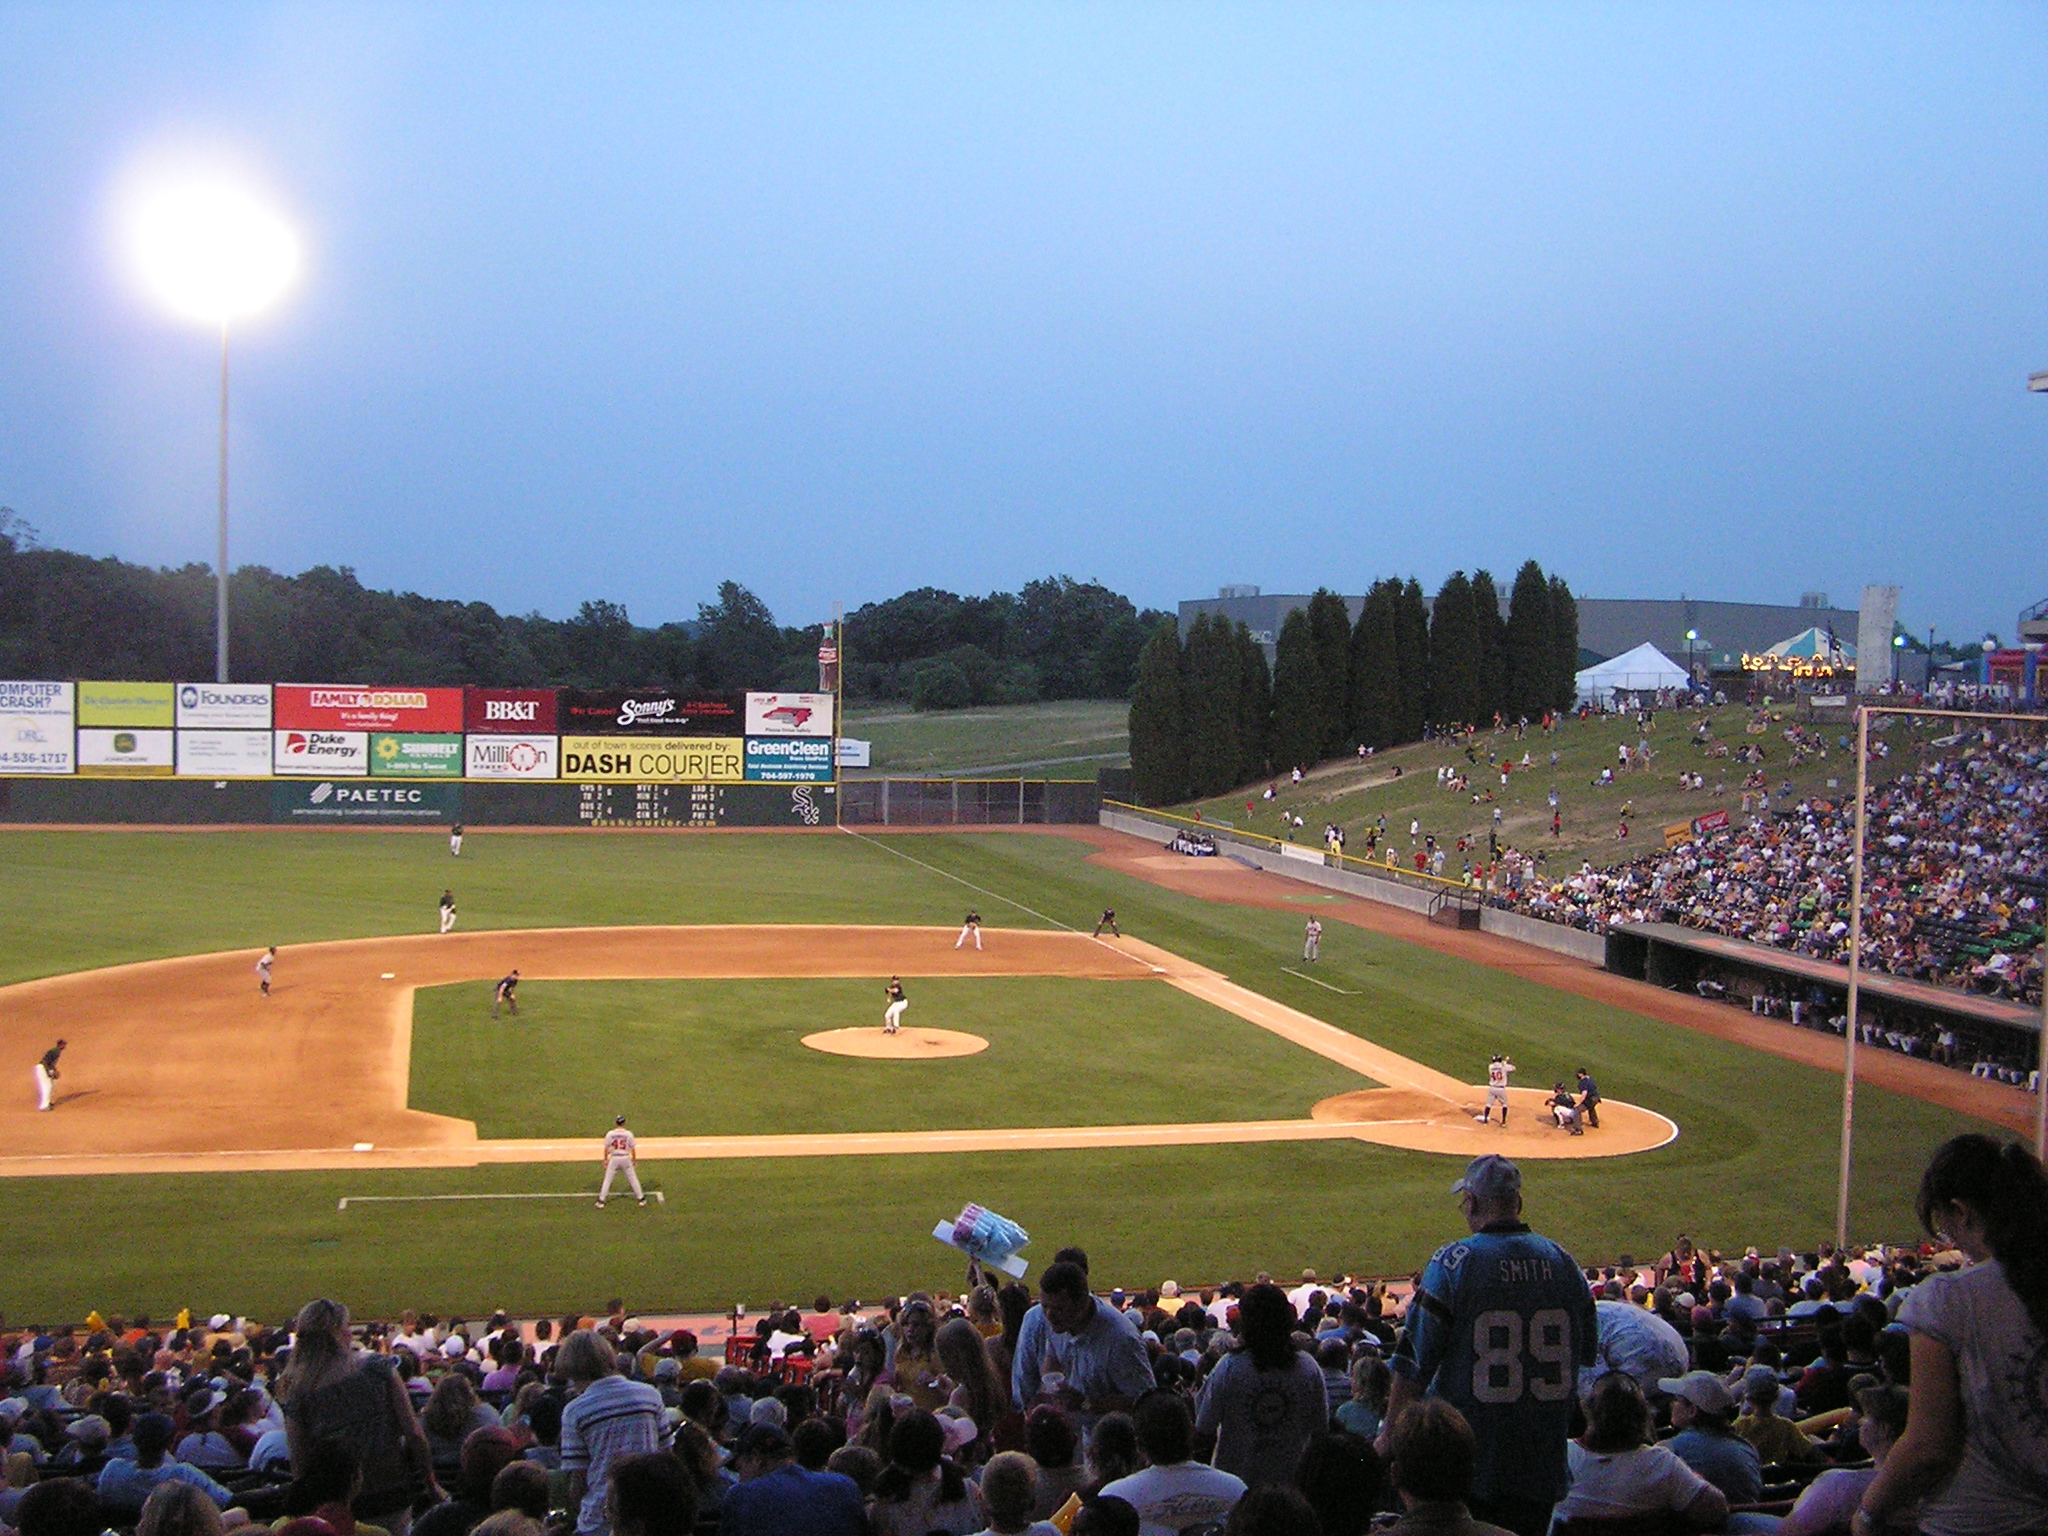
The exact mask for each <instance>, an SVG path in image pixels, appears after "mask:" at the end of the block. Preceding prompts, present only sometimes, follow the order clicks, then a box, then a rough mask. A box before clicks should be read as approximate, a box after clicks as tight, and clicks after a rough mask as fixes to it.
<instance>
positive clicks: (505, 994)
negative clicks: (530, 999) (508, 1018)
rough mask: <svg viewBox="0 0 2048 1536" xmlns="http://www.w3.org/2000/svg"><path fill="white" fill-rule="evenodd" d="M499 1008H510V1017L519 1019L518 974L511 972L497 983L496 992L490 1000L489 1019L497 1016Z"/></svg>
mask: <svg viewBox="0 0 2048 1536" xmlns="http://www.w3.org/2000/svg"><path fill="white" fill-rule="evenodd" d="M500 1008H510V1009H511V1010H512V1017H513V1018H515V1019H516V1018H518V1017H519V972H518V971H516V970H515V971H513V973H512V974H511V975H510V976H507V977H505V978H504V979H503V980H502V981H500V982H499V983H498V990H497V992H496V993H495V994H494V995H493V996H492V998H491V1017H492V1018H494V1019H495V1018H496V1017H497V1016H498V1010H499V1009H500Z"/></svg>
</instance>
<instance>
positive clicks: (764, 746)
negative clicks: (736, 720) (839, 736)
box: [747, 736, 832, 784]
mask: <svg viewBox="0 0 2048 1536" xmlns="http://www.w3.org/2000/svg"><path fill="white" fill-rule="evenodd" d="M747 777H748V778H749V779H750V780H752V781H754V782H755V783H760V784H822V783H825V782H828V781H829V780H830V779H831V777H832V741H831V738H830V737H825V738H822V739H821V738H819V737H815V736H771V737H769V738H768V739H767V740H765V741H757V740H756V739H754V738H753V737H751V736H749V737H748V738H747Z"/></svg>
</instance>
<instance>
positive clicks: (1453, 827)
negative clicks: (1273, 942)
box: [1175, 705, 1948, 875]
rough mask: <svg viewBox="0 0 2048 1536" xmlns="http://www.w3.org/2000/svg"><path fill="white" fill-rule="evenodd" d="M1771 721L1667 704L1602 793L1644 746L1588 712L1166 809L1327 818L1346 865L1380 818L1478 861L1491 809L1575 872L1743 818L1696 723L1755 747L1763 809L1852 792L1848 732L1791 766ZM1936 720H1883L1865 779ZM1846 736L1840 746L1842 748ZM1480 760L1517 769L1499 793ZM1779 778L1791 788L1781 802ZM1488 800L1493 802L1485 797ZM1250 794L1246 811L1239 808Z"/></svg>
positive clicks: (1911, 753)
mask: <svg viewBox="0 0 2048 1536" xmlns="http://www.w3.org/2000/svg"><path fill="white" fill-rule="evenodd" d="M1773 714H1774V717H1775V718H1774V719H1773V720H1772V721H1771V722H1770V724H1769V727H1768V729H1767V731H1766V732H1765V733H1764V734H1763V735H1761V736H1752V735H1750V734H1748V730H1747V727H1748V725H1749V724H1750V722H1751V721H1752V720H1753V719H1754V718H1755V711H1752V710H1750V709H1747V708H1743V707H1740V706H1737V705H1727V706H1724V707H1722V708H1720V709H1706V710H1698V709H1693V710H1665V711H1663V712H1661V713H1660V714H1658V716H1657V717H1656V723H1655V725H1654V727H1653V728H1652V730H1651V733H1650V736H1649V741H1650V748H1651V752H1652V754H1653V755H1652V757H1651V759H1650V762H1649V763H1648V764H1647V765H1646V766H1645V767H1643V768H1641V769H1640V770H1631V771H1630V772H1628V773H1626V774H1622V773H1617V775H1616V779H1615V782H1614V783H1613V784H1611V785H1599V786H1596V785H1595V784H1594V782H1593V781H1594V780H1595V779H1596V778H1598V777H1599V774H1600V770H1601V769H1603V768H1618V766H1619V765H1618V762H1617V753H1616V748H1618V747H1619V746H1621V745H1622V744H1623V743H1624V742H1626V743H1627V744H1628V746H1629V747H1630V749H1631V750H1633V749H1634V748H1635V747H1636V746H1637V745H1638V744H1639V743H1640V742H1641V741H1642V740H1643V736H1642V733H1641V732H1640V731H1639V730H1638V729H1637V727H1636V720H1635V716H1633V715H1625V716H1606V717H1599V716H1596V717H1594V718H1593V719H1591V720H1587V721H1583V722H1582V721H1580V720H1578V719H1576V718H1571V717H1567V718H1566V719H1564V720H1562V721H1560V722H1559V723H1558V726H1557V729H1556V730H1555V731H1554V732H1553V733H1552V734H1551V735H1549V736H1545V735H1544V734H1543V732H1542V731H1541V730H1540V729H1537V728H1535V727H1531V729H1530V730H1529V732H1528V734H1527V735H1526V736H1525V737H1524V738H1523V739H1521V740H1519V741H1517V740H1516V739H1515V735H1514V732H1513V731H1512V730H1509V731H1503V732H1499V733H1493V732H1482V733H1481V734H1480V735H1479V736H1478V737H1477V738H1476V739H1475V740H1474V741H1473V742H1471V743H1470V744H1469V745H1470V747H1471V751H1472V756H1471V757H1470V758H1468V757H1467V756H1466V747H1467V744H1466V743H1464V742H1462V741H1460V742H1457V743H1455V744H1454V743H1452V742H1445V741H1432V742H1418V743H1416V744H1415V745H1413V746H1406V747H1396V748H1393V749H1392V750H1390V751H1386V752H1379V753H1375V754H1374V755H1373V756H1372V757H1371V758H1370V759H1368V760H1364V761H1360V760H1358V759H1356V758H1336V759H1332V760H1331V761H1330V762H1328V763H1325V764H1323V765H1322V766H1320V767H1318V768H1316V769H1314V771H1312V772H1311V773H1310V774H1309V775H1308V776H1307V777H1306V778H1305V779H1304V780H1303V781H1302V782H1301V783H1300V784H1298V785H1297V784H1293V783H1291V782H1290V781H1289V778H1288V775H1287V774H1286V773H1285V772H1282V773H1279V774H1276V775H1275V776H1274V777H1273V780H1272V783H1273V786H1274V789H1275V794H1274V797H1273V799H1271V800H1266V799H1263V798H1261V796H1260V791H1262V790H1263V789H1264V788H1265V787H1266V786H1265V785H1264V784H1263V783H1261V784H1258V785H1254V786H1252V787H1250V788H1248V789H1240V790H1238V791H1236V792H1234V793H1232V794H1227V795H1217V796H1215V797H1213V798H1211V799H1207V800H1201V801H1196V802H1193V803H1192V804H1190V805H1187V806H1178V807H1175V809H1176V810H1177V811H1179V812H1181V813H1182V814H1192V813H1194V812H1196V811H1199V812H1200V813H1201V816H1202V819H1203V820H1205V821H1207V822H1210V823H1220V824H1222V825H1225V826H1231V827H1235V828H1238V829H1240V830H1242V831H1247V832H1257V833H1262V834H1264V835H1265V836H1268V837H1278V836H1281V835H1283V833H1284V831H1285V829H1284V828H1283V827H1282V825H1281V817H1282V815H1283V814H1284V815H1290V816H1292V815H1299V816H1300V817H1301V818H1302V820H1303V821H1304V822H1306V823H1307V825H1306V826H1305V827H1304V828H1303V829H1302V830H1300V831H1298V832H1295V833H1294V834H1293V835H1294V838H1295V840H1296V841H1297V842H1300V841H1307V842H1312V843H1318V844H1320V841H1321V836H1322V828H1323V824H1324V823H1325V822H1336V823H1337V824H1338V825H1340V826H1342V827H1343V828H1345V831H1346V834H1347V837H1348V839H1349V841H1348V842H1347V844H1346V847H1345V851H1346V852H1347V853H1349V854H1351V855H1353V856H1354V857H1361V856H1363V855H1364V853H1365V841H1366V837H1365V834H1366V829H1367V827H1368V826H1371V825H1373V824H1375V823H1376V822H1377V820H1378V818H1379V817H1381V816H1385V817H1386V819H1387V832H1388V834H1389V836H1390V837H1391V838H1392V839H1393V842H1394V846H1395V847H1396V848H1398V849H1400V850H1402V851H1403V852H1404V853H1405V852H1406V851H1407V850H1408V848H1409V842H1408V824H1409V822H1410V821H1420V822H1421V823H1422V826H1421V831H1422V832H1425V833H1431V834H1433V835H1434V836H1435V837H1436V840H1437V842H1438V843H1439V844H1441V845H1445V846H1447V847H1449V846H1452V845H1454V844H1455V842H1456V840H1457V839H1458V838H1459V837H1460V836H1465V837H1469V838H1470V839H1471V840H1472V842H1473V843H1474V844H1475V845H1476V848H1477V849H1478V850H1481V852H1480V853H1479V855H1478V856H1477V857H1475V858H1474V860H1473V862H1474V863H1475V864H1478V863H1481V862H1483V861H1484V855H1483V850H1484V848H1485V846H1486V838H1487V833H1488V832H1489V831H1490V830H1491V829H1492V827H1493V810H1494V806H1495V805H1496V804H1498V805H1499V807H1500V809H1501V827H1500V835H1501V841H1502V842H1503V843H1504V844H1506V845H1508V846H1510V847H1515V848H1521V849H1525V850H1527V851H1529V852H1532V853H1536V854H1539V855H1542V856H1544V857H1545V858H1546V859H1547V860H1548V861H1549V862H1550V863H1551V864H1552V865H1553V866H1554V867H1556V872H1557V873H1558V874H1560V875H1562V874H1563V873H1564V872H1566V871H1567V870H1576V869H1577V868H1578V867H1579V864H1580V862H1581V861H1582V860H1586V859H1590V860H1591V861H1592V862H1593V863H1594V864H1596V865H1607V864H1613V863H1618V862H1620V861H1621V860H1624V859H1631V858H1634V857H1636V856H1637V855H1639V854H1641V853H1642V852H1644V850H1645V849H1650V848H1661V847H1663V846H1664V837H1663V829H1664V828H1665V826H1666V825H1675V824H1676V823H1678V822H1681V821H1690V820H1691V819H1692V818H1694V817H1696V816H1701V815H1705V814H1707V813H1708V812H1711V811H1726V812H1727V813H1728V814H1729V816H1730V817H1731V818H1734V819H1736V820H1740V819H1741V817H1742V795H1743V790H1742V783H1743V780H1744V778H1745V777H1746V776H1747V775H1748V774H1750V773H1751V772H1753V771H1754V770H1753V768H1751V767H1750V766H1748V765H1745V764H1741V763H1737V762H1735V761H1734V760H1733V758H1732V757H1729V758H1713V757H1709V756H1708V755H1707V750H1706V749H1705V748H1703V747H1701V746H1698V745H1695V744H1694V742H1693V739H1692V733H1693V728H1694V726H1695V725H1696V724H1697V723H1698V722H1699V720H1700V719H1702V718H1703V717H1704V718H1705V719H1707V720H1708V721H1709V722H1710V723H1711V725H1712V739H1713V740H1714V741H1718V742H1725V743H1728V744H1729V746H1730V749H1731V751H1732V750H1733V749H1734V748H1736V747H1740V746H1744V745H1749V744H1756V745H1760V746H1762V748H1763V750H1764V763H1763V767H1764V769H1765V771H1766V774H1767V776H1768V779H1769V788H1770V792H1771V796H1772V799H1771V803H1772V805H1773V806H1774V807H1777V808H1780V809H1782V808H1785V807H1787V806H1790V805H1792V804H1793V803H1795V802H1796V801H1798V800H1800V799H1803V798H1806V797H1809V796H1819V797H1821V798H1823V799H1834V800H1840V799H1842V798H1844V797H1845V796H1847V795H1852V794H1854V793H1855V789H1856V752H1855V734H1856V728H1855V726H1854V725H1843V724H1841V723H1839V722H1837V723H1834V724H1830V725H1825V726H1818V727H1813V728H1814V729H1817V730H1819V731H1820V732H1821V734H1822V735H1823V736H1825V737H1826V739H1827V742H1828V748H1827V755H1826V756H1825V757H1810V758H1808V759H1807V761H1805V762H1803V763H1800V764H1798V765H1797V766H1794V765H1793V764H1792V761H1791V758H1792V749H1791V747H1790V745H1789V744H1788V743H1787V742H1786V741H1785V739H1784V734H1783V733H1784V730H1785V727H1786V726H1788V725H1792V724H1797V723H1800V722H1799V720H1798V715H1797V711H1795V710H1793V709H1792V708H1790V707H1782V708H1780V709H1778V710H1775V711H1774V712H1773ZM1808 724H1810V722H1809V723H1808ZM1947 724H1948V723H1947V722H1942V721H1929V722H1924V723H1921V724H1918V725H1914V724H1909V722H1908V721H1906V720H1905V719H1904V718H1903V717H1900V718H1897V719H1895V720H1893V722H1892V724H1891V725H1890V726H1889V727H1887V728H1886V729H1885V730H1883V731H1881V732H1880V733H1879V735H1878V736H1877V737H1876V738H1874V739H1877V740H1881V741H1885V742H1888V743H1889V744H1890V745H1891V747H1892V749H1893V755H1892V757H1891V758H1890V759H1889V760H1888V762H1887V763H1886V764H1884V765H1880V766H1877V767H1874V768H1873V769H1872V772H1873V774H1874V775H1875V776H1876V777H1878V778H1887V777H1892V776H1895V775H1897V774H1900V773H1904V772H1907V771H1909V770H1910V769H1911V768H1912V767H1913V766H1914V765H1915V764H1917V762H1918V761H1919V755H1920V749H1921V748H1922V746H1923V745H1924V743H1925V742H1926V741H1927V740H1928V739H1929V738H1931V737H1935V736H1939V735H1942V734H1943V733H1944V731H1945V730H1946V729H1947ZM1845 735H1846V736H1847V737H1848V739H1849V745H1848V747H1847V748H1844V747H1842V746H1841V745H1840V741H1841V739H1842V738H1843V737H1844V736H1845ZM1552 752H1555V753H1556V754H1557V759H1558V760H1557V764H1556V766H1555V767H1553V766H1552V765H1551V762H1550V754H1551V753H1552ZM1525 753H1526V754H1527V755H1528V756H1529V758H1530V759H1531V765H1530V766H1529V767H1527V768H1523V767H1521V766H1519V765H1520V763H1521V760H1522V757H1523V755H1524V754H1525ZM1489 754H1492V756H1493V757H1494V758H1500V759H1506V760H1507V761H1508V762H1510V763H1511V764H1513V765H1515V766H1514V767H1513V769H1512V771H1511V772H1510V773H1509V775H1508V782H1507V784H1506V785H1505V786H1503V785H1502V784H1501V782H1500V770H1499V768H1498V766H1497V765H1496V764H1494V763H1493V762H1490V761H1489ZM1441 767H1451V768H1455V769H1457V770H1459V771H1460V772H1462V773H1464V774H1465V775H1466V776H1467V778H1468V779H1469V780H1470V782H1471V787H1470V790H1469V791H1468V792H1466V793H1463V794H1458V793H1453V792H1451V791H1448V790H1444V789H1440V788H1438V786H1437V778H1436V771H1437V769H1438V768H1441ZM1396 769H1398V770H1399V773H1398V774H1397V773H1396V771H1395V770H1396ZM1681 771H1683V772H1687V773H1692V772H1697V773H1699V774H1700V775H1701V776H1702V777H1703V778H1704V779H1705V780H1706V785H1705V787H1704V788H1702V789H1697V790H1695V789H1680V788H1679V787H1678V775H1679V774H1680V772H1681ZM1788 783H1789V784H1790V785H1791V786H1792V793H1791V794H1790V795H1784V794H1783V793H1782V790H1783V788H1784V786H1785V785H1786V784H1788ZM1552 789H1555V790H1556V791H1557V793H1558V800H1559V805H1558V810H1559V813H1560V815H1561V816H1562V817H1563V826H1562V828H1561V831H1560V834H1559V836H1557V837H1554V838H1553V837H1552V836H1551V835H1550V791H1551V790H1552ZM1717 790H1718V791H1719V793H1716V791H1717ZM1487 793H1491V794H1492V795H1493V797H1494V798H1493V800H1491V801H1489V800H1486V799H1485V798H1484V796H1485V795H1486V794H1487ZM1474 794H1478V795H1480V796H1481V799H1480V801H1479V803H1478V804H1474V803H1473V801H1472V795H1474ZM1248 799H1249V800H1250V802H1251V810H1250V811H1247V810H1246V809H1245V804H1246V801H1247V800H1248ZM1625 807H1632V810H1631V811H1630V814H1629V816H1628V818H1627V820H1628V826H1629V836H1628V837H1627V838H1626V839H1624V838H1622V837H1621V836H1620V835H1619V833H1620V829H1621V823H1622V819H1623V818H1622V811H1623V809H1624V808H1625ZM1459 863H1460V856H1459V855H1458V854H1456V853H1455V852H1453V853H1451V854H1450V856H1449V858H1448V862H1447V865H1446V869H1445V873H1446V874H1455V872H1456V871H1457V870H1458V868H1459Z"/></svg>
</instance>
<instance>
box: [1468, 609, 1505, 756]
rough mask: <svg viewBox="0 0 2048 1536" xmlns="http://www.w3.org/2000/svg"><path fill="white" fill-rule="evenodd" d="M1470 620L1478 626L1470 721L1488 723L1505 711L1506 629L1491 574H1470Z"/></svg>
mask: <svg viewBox="0 0 2048 1536" xmlns="http://www.w3.org/2000/svg"><path fill="white" fill-rule="evenodd" d="M1472 617H1473V619H1474V620H1475V621H1476V622H1477V623H1478V626H1479V692H1478V694H1477V695H1475V704H1476V708H1475V711H1474V714H1473V717H1472V718H1473V719H1475V720H1477V721H1480V722H1481V723H1484V724H1491V723H1492V719H1493V716H1494V714H1495V713H1496V712H1499V713H1501V714H1506V713H1507V708H1508V627H1507V624H1506V622H1505V621H1504V620H1502V618H1501V616H1500V590H1499V589H1498V588H1497V587H1495V586H1494V584H1493V572H1491V571H1474V572H1473V573H1472Z"/></svg>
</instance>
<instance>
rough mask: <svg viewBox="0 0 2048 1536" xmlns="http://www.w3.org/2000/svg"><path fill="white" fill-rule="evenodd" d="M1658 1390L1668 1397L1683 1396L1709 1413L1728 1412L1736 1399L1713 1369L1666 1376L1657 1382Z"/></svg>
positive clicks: (1694, 1405) (1696, 1406)
mask: <svg viewBox="0 0 2048 1536" xmlns="http://www.w3.org/2000/svg"><path fill="white" fill-rule="evenodd" d="M1657 1390H1658V1391H1659V1392H1662V1393H1663V1394H1664V1395H1665V1396H1666V1397H1682V1398H1684V1399H1685V1400H1686V1401H1687V1402H1688V1403H1691V1404H1692V1405H1693V1407H1695V1408H1698V1409H1701V1410H1703V1411H1705V1412H1707V1413H1727V1412H1728V1411H1729V1410H1730V1409H1732V1408H1734V1406H1735V1399H1734V1398H1732V1397H1730V1396H1729V1395H1728V1389H1727V1387H1725V1386H1723V1385H1722V1384H1721V1378H1720V1377H1718V1376H1716V1375H1715V1374H1714V1373H1713V1372H1712V1371H1687V1372H1686V1373H1685V1374H1684V1375H1683V1376H1669V1377H1666V1378H1664V1379H1663V1380H1661V1381H1659V1382H1658V1383H1657Z"/></svg>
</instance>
